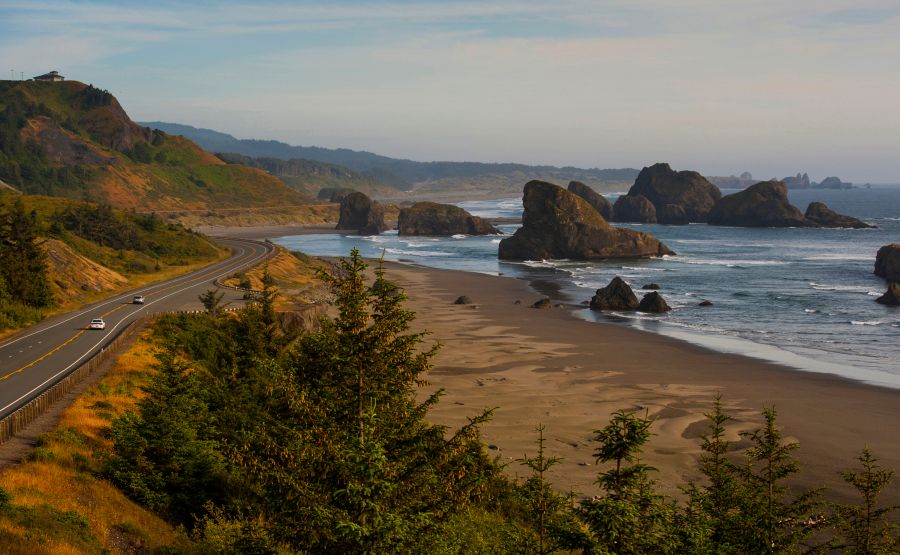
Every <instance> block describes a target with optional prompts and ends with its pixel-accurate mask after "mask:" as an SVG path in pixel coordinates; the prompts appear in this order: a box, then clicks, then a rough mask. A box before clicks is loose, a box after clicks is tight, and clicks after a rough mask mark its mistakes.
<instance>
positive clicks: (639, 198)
mask: <svg viewBox="0 0 900 555" xmlns="http://www.w3.org/2000/svg"><path fill="white" fill-rule="evenodd" d="M613 220H614V221H617V222H637V223H642V224H655V223H656V207H655V206H653V203H652V202H650V199H648V198H647V197H645V196H644V195H634V196H632V195H622V196H621V197H619V198H617V199H616V204H615V205H613Z"/></svg>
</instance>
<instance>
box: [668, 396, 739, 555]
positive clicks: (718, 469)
mask: <svg viewBox="0 0 900 555" xmlns="http://www.w3.org/2000/svg"><path fill="white" fill-rule="evenodd" d="M704 416H705V417H706V419H707V420H708V422H709V432H708V433H707V434H704V435H703V436H701V439H702V444H701V448H702V449H703V454H701V455H700V472H701V473H702V474H703V476H704V477H705V478H706V483H705V484H697V483H690V484H689V485H688V486H687V487H686V488H684V492H685V493H686V494H687V497H688V502H687V505H686V507H685V509H684V511H683V512H682V514H681V515H680V517H679V518H680V521H681V522H680V526H679V529H680V535H681V536H682V541H683V542H684V545H685V547H686V549H689V550H690V552H692V553H740V552H741V548H740V545H736V544H734V543H733V541H734V540H733V537H734V535H735V531H736V530H739V529H740V527H741V524H740V508H739V498H740V497H741V491H740V483H739V480H738V468H737V467H736V466H735V465H734V463H733V462H732V461H731V460H730V459H729V458H728V457H727V455H728V453H729V450H730V448H731V445H730V443H729V442H728V441H727V440H726V439H725V425H726V424H727V423H728V422H729V421H731V419H732V418H731V417H730V416H728V415H727V414H725V413H724V411H723V410H722V396H721V395H716V398H715V401H714V404H713V410H712V412H710V413H706V414H704Z"/></svg>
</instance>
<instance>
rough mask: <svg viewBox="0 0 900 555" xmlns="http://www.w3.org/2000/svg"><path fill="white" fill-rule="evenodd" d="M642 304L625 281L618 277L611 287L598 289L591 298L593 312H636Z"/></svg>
mask: <svg viewBox="0 0 900 555" xmlns="http://www.w3.org/2000/svg"><path fill="white" fill-rule="evenodd" d="M639 305H640V303H639V302H638V298H637V296H636V295H635V294H634V291H632V290H631V287H629V286H628V284H627V283H625V280H623V279H622V278H620V277H619V276H616V277H614V278H612V281H610V282H609V285H607V286H606V287H601V288H600V289H597V292H596V293H595V294H594V296H593V297H592V298H591V303H590V307H591V309H592V310H634V309H636V308H637V307H638V306H639Z"/></svg>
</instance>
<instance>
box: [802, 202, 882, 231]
mask: <svg viewBox="0 0 900 555" xmlns="http://www.w3.org/2000/svg"><path fill="white" fill-rule="evenodd" d="M804 215H805V216H806V219H808V220H810V221H811V222H814V223H816V224H818V225H820V226H821V227H849V228H854V229H864V228H869V227H875V226H873V225H869V224H867V223H866V222H864V221H862V220H859V219H857V218H854V217H852V216H844V215H843V214H838V213H837V212H835V211H834V210H832V209H831V208H828V206H827V205H825V203H824V202H811V203H809V206H808V207H807V208H806V214H804Z"/></svg>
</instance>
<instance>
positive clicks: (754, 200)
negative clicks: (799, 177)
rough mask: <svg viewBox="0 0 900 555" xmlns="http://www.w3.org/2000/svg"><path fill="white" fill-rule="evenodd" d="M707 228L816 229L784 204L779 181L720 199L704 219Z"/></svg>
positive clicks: (784, 197) (784, 194) (796, 210)
mask: <svg viewBox="0 0 900 555" xmlns="http://www.w3.org/2000/svg"><path fill="white" fill-rule="evenodd" d="M707 223H709V224H711V225H730V226H737V227H819V226H818V224H816V223H815V222H812V221H810V220H808V219H806V217H805V216H804V215H803V213H802V212H800V210H799V209H798V208H797V207H796V206H793V205H791V203H790V202H788V198H787V187H786V186H785V185H784V183H782V182H781V181H762V182H760V183H757V184H756V185H751V186H750V187H747V188H746V189H744V190H743V191H740V192H738V193H734V194H731V195H728V196H725V197H722V198H721V199H720V200H719V202H717V203H716V205H715V206H714V207H713V209H712V210H711V211H710V213H709V217H708V218H707Z"/></svg>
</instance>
